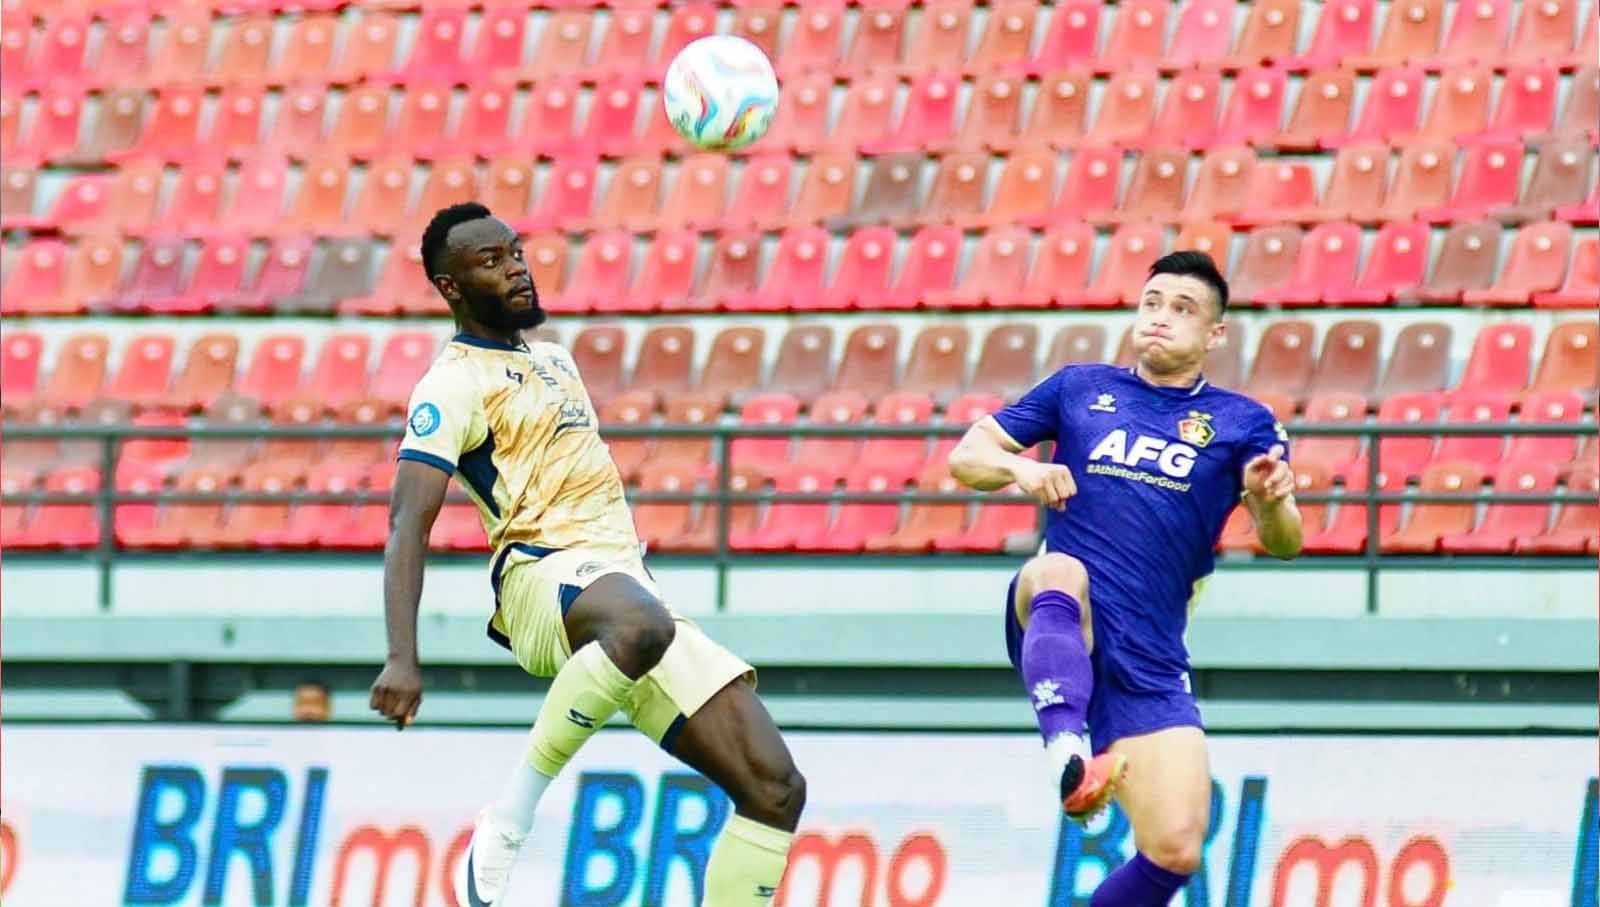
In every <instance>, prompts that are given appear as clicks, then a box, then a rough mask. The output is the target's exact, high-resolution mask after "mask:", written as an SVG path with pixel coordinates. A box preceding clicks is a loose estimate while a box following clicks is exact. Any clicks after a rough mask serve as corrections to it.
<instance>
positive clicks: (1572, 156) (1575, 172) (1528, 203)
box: [1491, 111, 1600, 223]
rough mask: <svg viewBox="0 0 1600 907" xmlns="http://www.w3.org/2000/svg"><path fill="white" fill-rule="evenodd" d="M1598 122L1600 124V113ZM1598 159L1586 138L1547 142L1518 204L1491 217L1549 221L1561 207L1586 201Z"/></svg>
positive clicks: (1524, 221) (1563, 138) (1541, 148)
mask: <svg viewBox="0 0 1600 907" xmlns="http://www.w3.org/2000/svg"><path fill="white" fill-rule="evenodd" d="M1596 120H1597V121H1600V111H1597V113H1596ZM1594 156H1595V155H1594V152H1593V150H1591V146H1590V143H1589V140H1588V139H1586V138H1584V137H1582V136H1576V135H1575V136H1558V137H1556V138H1554V139H1552V140H1550V141H1548V142H1546V143H1545V144H1543V145H1542V146H1541V147H1540V148H1539V157H1538V161H1537V163H1536V164H1535V165H1534V169H1533V175H1532V176H1530V177H1528V181H1527V183H1526V184H1524V186H1523V188H1522V193H1521V195H1519V196H1518V198H1517V202H1516V204H1514V205H1510V206H1506V207H1502V208H1497V209H1495V210H1493V211H1492V212H1491V214H1492V215H1493V216H1494V218H1495V219H1496V220H1499V221H1501V222H1505V223H1527V222H1530V221H1541V220H1549V219H1550V217H1551V216H1552V215H1554V214H1555V213H1556V211H1557V210H1558V209H1560V208H1561V207H1563V206H1566V205H1574V204H1578V203H1580V202H1582V201H1583V198H1584V193H1585V192H1586V191H1587V190H1588V187H1589V172H1590V171H1591V170H1592V169H1593V162H1594Z"/></svg>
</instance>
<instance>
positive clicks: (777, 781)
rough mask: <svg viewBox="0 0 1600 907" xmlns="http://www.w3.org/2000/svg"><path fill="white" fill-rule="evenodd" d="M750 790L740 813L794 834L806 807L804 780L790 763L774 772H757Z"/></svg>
mask: <svg viewBox="0 0 1600 907" xmlns="http://www.w3.org/2000/svg"><path fill="white" fill-rule="evenodd" d="M752 788H753V789H752V790H750V791H748V792H747V796H746V797H745V802H744V803H743V804H740V805H741V806H742V807H743V808H742V809H741V810H740V811H741V812H744V813H746V814H747V815H748V816H749V817H750V818H752V819H754V820H756V821H757V822H760V823H762V824H763V825H770V826H772V827H773V828H781V829H783V830H785V831H794V830H795V829H796V828H797V827H799V825H800V814H801V813H802V812H804V811H805V808H806V779H805V776H804V775H802V774H800V770H799V769H798V768H795V767H794V766H793V765H792V764H791V765H788V766H786V767H783V768H779V769H777V770H767V771H760V772H758V776H757V777H756V778H755V783H754V785H752Z"/></svg>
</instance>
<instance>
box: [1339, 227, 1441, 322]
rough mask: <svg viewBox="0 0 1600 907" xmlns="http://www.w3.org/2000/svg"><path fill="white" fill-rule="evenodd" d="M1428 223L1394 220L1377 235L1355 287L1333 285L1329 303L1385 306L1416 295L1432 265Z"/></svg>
mask: <svg viewBox="0 0 1600 907" xmlns="http://www.w3.org/2000/svg"><path fill="white" fill-rule="evenodd" d="M1428 240H1429V232H1428V226H1427V224H1423V223H1419V222H1416V221H1391V222H1389V223H1386V224H1384V225H1383V226H1382V227H1381V228H1380V229H1379V230H1378V233H1377V235H1376V236H1374V237H1373V240H1372V247H1371V249H1370V251H1369V253H1368V256H1367V266H1366V270H1365V271H1363V272H1362V274H1361V276H1360V278H1358V279H1357V280H1356V282H1355V284H1354V285H1352V286H1338V287H1329V288H1327V289H1326V291H1325V293H1324V294H1323V301H1324V302H1326V303H1327V304H1329V305H1384V304H1386V303H1389V302H1393V301H1394V300H1395V299H1398V298H1403V297H1409V296H1414V295H1415V294H1416V292H1417V289H1418V287H1420V286H1421V284H1422V281H1423V279H1424V278H1425V277H1426V276H1427V267H1428Z"/></svg>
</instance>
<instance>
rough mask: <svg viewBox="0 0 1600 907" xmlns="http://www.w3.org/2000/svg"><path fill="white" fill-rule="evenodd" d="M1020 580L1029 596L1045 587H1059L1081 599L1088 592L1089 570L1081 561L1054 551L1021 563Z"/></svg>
mask: <svg viewBox="0 0 1600 907" xmlns="http://www.w3.org/2000/svg"><path fill="white" fill-rule="evenodd" d="M1020 582H1021V584H1022V586H1023V588H1025V589H1027V590H1028V592H1029V595H1030V596H1032V595H1037V594H1039V593H1040V592H1042V591H1044V590H1045V589H1059V590H1061V591H1063V592H1065V593H1067V594H1068V595H1071V596H1072V597H1074V598H1076V599H1078V600H1079V601H1082V600H1083V599H1084V598H1086V597H1087V596H1088V594H1089V571H1088V569H1087V568H1085V567H1084V566H1083V561H1080V560H1078V559H1077V558H1075V557H1073V556H1072V555H1070V554H1061V553H1059V552H1054V551H1052V552H1050V553H1049V554H1041V555H1039V556H1038V557H1036V558H1034V559H1033V560H1031V561H1028V562H1027V563H1026V564H1023V565H1022V578H1021V581H1020Z"/></svg>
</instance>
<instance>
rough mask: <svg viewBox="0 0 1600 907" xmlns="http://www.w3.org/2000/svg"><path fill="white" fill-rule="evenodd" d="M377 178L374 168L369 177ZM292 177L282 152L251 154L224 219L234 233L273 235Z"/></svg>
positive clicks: (241, 168) (242, 166) (240, 173)
mask: <svg viewBox="0 0 1600 907" xmlns="http://www.w3.org/2000/svg"><path fill="white" fill-rule="evenodd" d="M372 179H373V174H372V171H371V170H368V171H367V180H368V182H369V184H370V182H371V181H372ZM288 181H289V162H288V161H287V160H286V159H285V158H283V157H282V156H279V155H268V156H262V157H256V158H251V159H249V160H247V161H245V162H244V163H243V164H241V165H240V167H239V173H238V176H237V178H236V180H235V182H234V186H233V194H232V197H231V199H230V200H229V202H228V205H227V213H226V214H224V215H223V216H222V218H221V219H220V222H221V223H223V224H226V225H227V226H226V229H227V230H228V231H229V232H231V233H240V234H243V235H246V236H269V235H272V234H273V233H274V232H276V230H277V229H278V226H279V224H280V223H281V222H282V219H283V210H284V191H285V188H286V187H287V185H288Z"/></svg>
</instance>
